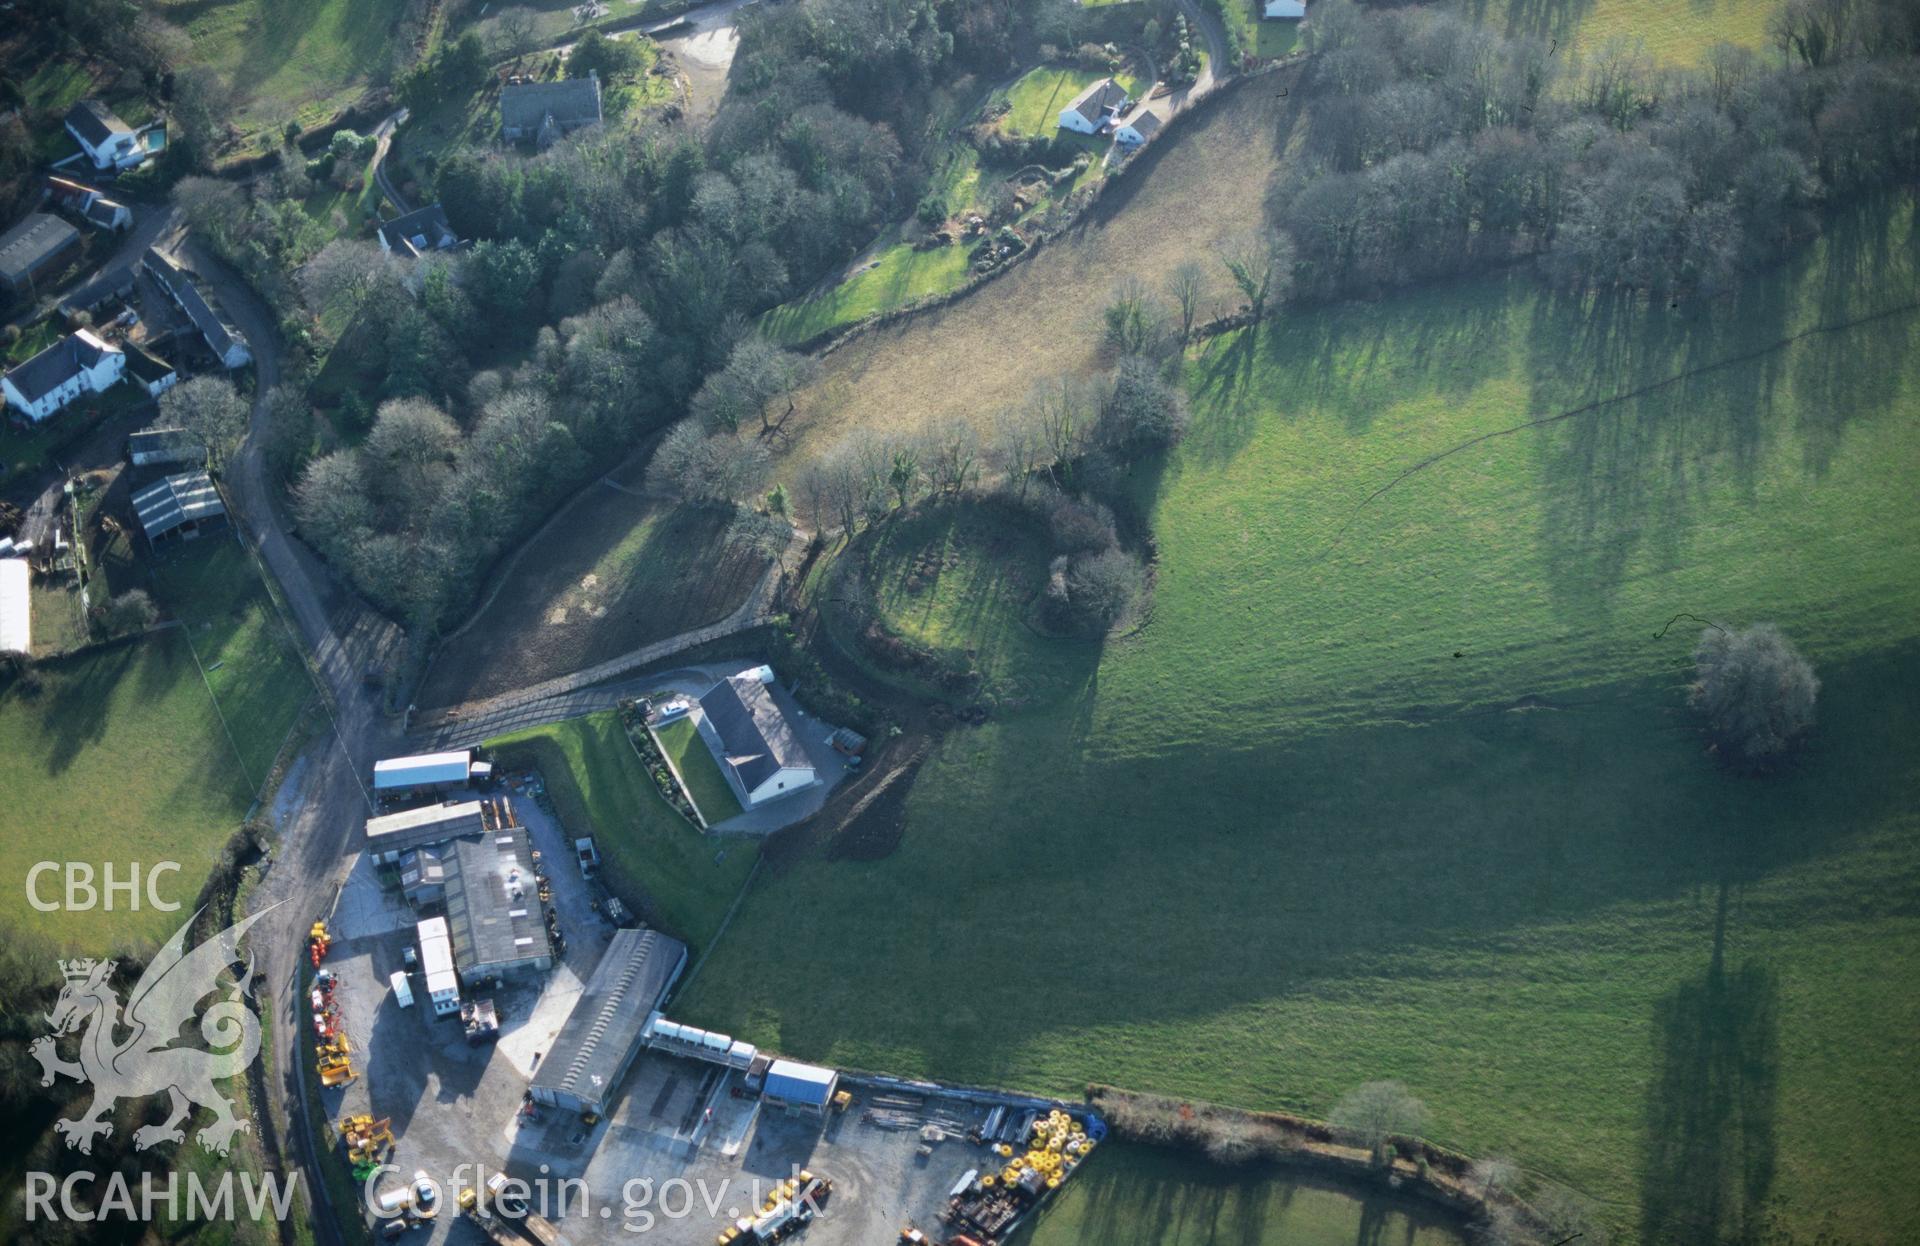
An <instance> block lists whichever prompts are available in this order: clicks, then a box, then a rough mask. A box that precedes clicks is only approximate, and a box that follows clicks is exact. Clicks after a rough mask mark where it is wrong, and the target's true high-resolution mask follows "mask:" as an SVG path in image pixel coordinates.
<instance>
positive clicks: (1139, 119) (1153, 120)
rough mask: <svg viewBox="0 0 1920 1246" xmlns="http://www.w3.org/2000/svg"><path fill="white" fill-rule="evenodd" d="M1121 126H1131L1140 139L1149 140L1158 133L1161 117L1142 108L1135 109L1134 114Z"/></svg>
mask: <svg viewBox="0 0 1920 1246" xmlns="http://www.w3.org/2000/svg"><path fill="white" fill-rule="evenodd" d="M1121 124H1123V125H1130V126H1132V127H1133V128H1134V131H1135V133H1137V134H1139V135H1140V137H1141V138H1143V139H1149V138H1152V137H1153V136H1154V135H1155V134H1158V133H1159V132H1160V126H1161V117H1160V114H1159V113H1157V112H1154V111H1152V110H1151V109H1148V108H1146V107H1144V106H1142V107H1140V108H1138V109H1135V110H1134V114H1133V115H1132V116H1131V117H1128V118H1126V120H1125V121H1123V122H1122V123H1121Z"/></svg>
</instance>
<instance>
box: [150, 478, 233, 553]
mask: <svg viewBox="0 0 1920 1246" xmlns="http://www.w3.org/2000/svg"><path fill="white" fill-rule="evenodd" d="M133 513H134V514H135V515H136V516H137V517H138V518H139V520H140V527H141V529H142V530H143V531H144V532H146V534H147V540H149V541H157V540H159V539H160V538H161V537H163V536H165V535H167V534H168V533H169V532H172V531H173V530H174V529H175V528H178V527H180V526H181V525H182V524H190V523H201V522H203V521H205V520H208V519H216V518H218V517H220V516H221V515H224V514H226V513H227V508H226V505H225V504H224V503H223V502H221V501H220V491H219V490H218V489H215V488H214V487H213V480H212V479H211V478H210V477H209V476H208V475H207V474H206V473H205V472H181V473H180V474H179V475H177V476H168V477H167V478H166V479H164V480H157V481H155V482H154V483H153V484H150V485H148V486H147V487H146V488H144V489H142V490H140V492H138V493H136V494H134V495H133Z"/></svg>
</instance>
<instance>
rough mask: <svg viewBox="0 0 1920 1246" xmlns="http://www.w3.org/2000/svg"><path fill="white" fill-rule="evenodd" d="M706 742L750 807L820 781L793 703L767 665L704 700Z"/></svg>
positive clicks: (719, 686)
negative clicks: (796, 727)
mask: <svg viewBox="0 0 1920 1246" xmlns="http://www.w3.org/2000/svg"><path fill="white" fill-rule="evenodd" d="M700 709H701V712H702V714H703V715H704V717H705V726H706V730H703V731H702V732H701V733H700V734H701V738H702V739H704V740H705V741H706V743H707V747H708V748H710V749H712V750H713V755H714V760H716V761H718V762H719V763H720V769H721V771H722V772H723V773H725V774H726V776H727V779H728V781H729V782H730V783H732V784H733V787H734V795H736V796H738V797H739V798H740V803H741V804H742V805H745V806H747V807H748V808H751V807H753V806H754V805H758V804H762V803H764V802H766V801H769V800H774V799H776V798H778V797H781V796H788V795H791V794H792V793H794V792H797V791H800V790H801V789H802V788H807V787H812V786H813V785H814V784H815V783H817V782H819V777H818V775H816V774H815V772H814V767H813V759H812V758H811V757H810V756H808V754H807V749H806V745H805V744H803V743H802V742H801V740H800V736H799V734H798V733H797V732H795V731H794V729H793V723H792V720H791V716H792V714H793V712H794V707H793V706H792V703H791V699H790V698H788V697H787V695H786V694H785V693H784V692H782V691H781V690H780V689H779V688H778V687H777V686H775V684H774V682H773V668H772V667H768V666H762V667H759V668H757V669H755V670H751V671H746V672H743V673H741V674H739V675H734V676H732V677H730V678H728V679H723V680H721V681H720V682H719V683H717V684H715V685H714V686H713V687H712V688H711V689H709V690H708V691H707V693H706V695H704V696H702V697H701V698H700Z"/></svg>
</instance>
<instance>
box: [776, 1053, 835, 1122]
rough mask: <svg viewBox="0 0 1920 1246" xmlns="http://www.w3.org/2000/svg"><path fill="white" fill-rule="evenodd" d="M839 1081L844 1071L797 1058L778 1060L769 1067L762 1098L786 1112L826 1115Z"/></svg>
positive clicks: (797, 1114)
mask: <svg viewBox="0 0 1920 1246" xmlns="http://www.w3.org/2000/svg"><path fill="white" fill-rule="evenodd" d="M839 1083H840V1075H839V1074H838V1073H836V1072H834V1071H833V1070H832V1069H823V1068H821V1067H820V1066H819V1065H817V1064H801V1063H800V1062H799V1061H797V1060H775V1061H774V1062H773V1064H772V1065H771V1066H769V1067H768V1069H767V1080H766V1085H765V1087H764V1088H763V1089H762V1090H761V1092H760V1098H761V1099H762V1100H763V1101H764V1102H765V1103H766V1104H767V1106H769V1107H774V1108H779V1109H780V1110H781V1111H783V1112H791V1113H793V1114H794V1115H796V1116H818V1117H821V1118H822V1119H824V1118H825V1117H826V1115H827V1109H828V1107H829V1106H831V1105H832V1103H833V1092H834V1090H835V1089H836V1088H837V1087H838V1085H839Z"/></svg>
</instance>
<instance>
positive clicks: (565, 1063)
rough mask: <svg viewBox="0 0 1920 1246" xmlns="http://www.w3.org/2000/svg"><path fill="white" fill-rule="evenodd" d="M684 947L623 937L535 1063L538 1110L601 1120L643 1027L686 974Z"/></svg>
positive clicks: (629, 934) (633, 933)
mask: <svg viewBox="0 0 1920 1246" xmlns="http://www.w3.org/2000/svg"><path fill="white" fill-rule="evenodd" d="M686 963H687V945H686V944H684V943H682V942H680V940H678V939H670V938H668V937H667V936H666V935H663V934H661V933H660V932H659V931H657V930H644V929H643V930H622V931H620V932H618V933H617V934H615V935H614V936H613V941H612V942H611V943H609V944H608V945H607V951H606V954H605V955H604V956H602V957H601V958H600V963H599V965H597V966H596V967H595V968H594V971H593V977H591V978H589V979H588V980H587V985H586V989H585V990H583V991H581V992H580V998H579V1000H578V1001H577V1002H576V1003H575V1004H574V1006H573V1011H572V1012H571V1013H570V1014H568V1016H567V1023H566V1024H565V1025H563V1026H561V1027H560V1034H559V1037H557V1038H556V1039H554V1042H553V1047H552V1049H551V1050H549V1051H548V1052H547V1054H546V1056H545V1058H543V1059H542V1060H541V1061H540V1071H539V1072H538V1073H536V1074H535V1075H534V1078H533V1087H532V1091H531V1093H532V1095H533V1098H534V1101H535V1102H537V1103H545V1104H547V1105H549V1106H552V1107H558V1108H566V1109H570V1110H572V1111H575V1112H580V1113H587V1112H593V1113H604V1112H605V1111H606V1107H607V1104H608V1103H609V1102H611V1101H612V1099H613V1094H614V1091H615V1090H616V1089H618V1087H619V1085H620V1079H621V1078H622V1077H623V1076H625V1075H626V1072H627V1067H628V1066H629V1065H631V1064H632V1063H633V1057H634V1056H635V1055H636V1054H637V1053H638V1052H639V1051H640V1048H641V1046H642V1045H643V1036H644V1034H645V1032H646V1026H647V1020H648V1018H649V1016H650V1015H651V1014H652V1012H653V1010H654V1009H655V1008H656V1007H657V1006H658V1005H659V1003H660V1001H661V1000H662V999H663V998H665V996H666V993H667V991H668V989H669V988H671V987H672V986H673V984H674V982H675V981H676V980H677V979H678V978H679V977H680V971H681V970H682V969H683V968H685V967H686Z"/></svg>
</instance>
